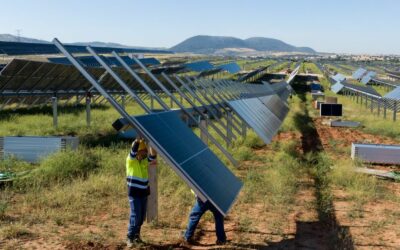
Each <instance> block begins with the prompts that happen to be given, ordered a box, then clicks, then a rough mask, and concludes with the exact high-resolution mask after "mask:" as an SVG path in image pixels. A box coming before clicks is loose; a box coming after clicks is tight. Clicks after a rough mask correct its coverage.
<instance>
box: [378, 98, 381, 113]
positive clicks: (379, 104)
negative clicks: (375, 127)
mask: <svg viewBox="0 0 400 250" xmlns="http://www.w3.org/2000/svg"><path fill="white" fill-rule="evenodd" d="M380 115H381V99H378V117H379V116H380Z"/></svg>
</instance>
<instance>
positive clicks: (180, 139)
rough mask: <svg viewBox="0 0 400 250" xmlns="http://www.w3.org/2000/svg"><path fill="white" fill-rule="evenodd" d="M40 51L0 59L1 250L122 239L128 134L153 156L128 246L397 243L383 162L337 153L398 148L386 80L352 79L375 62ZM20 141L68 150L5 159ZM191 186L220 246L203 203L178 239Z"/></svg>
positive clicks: (393, 182) (393, 168)
mask: <svg viewBox="0 0 400 250" xmlns="http://www.w3.org/2000/svg"><path fill="white" fill-rule="evenodd" d="M54 46H56V47H57V48H58V49H59V50H60V52H61V53H62V54H63V57H60V55H58V57H60V58H61V59H56V61H57V63H56V62H54V59H52V60H53V61H52V60H50V59H49V58H50V56H51V58H53V57H54V55H49V56H48V60H43V58H41V59H42V60H34V56H33V58H31V57H29V58H19V57H18V58H17V59H15V58H8V59H9V60H6V61H5V62H6V64H5V65H4V67H3V69H2V71H1V73H0V93H1V96H0V98H1V104H0V105H1V110H0V114H1V116H0V121H1V123H0V138H1V141H0V142H1V144H0V145H1V156H2V159H1V160H0V173H1V175H0V176H1V179H0V181H1V182H0V185H1V187H0V188H1V189H0V197H1V199H0V248H1V249H19V248H22V249H25V248H26V249H125V248H127V247H126V243H125V241H126V234H127V226H128V221H129V203H128V197H127V187H126V165H125V164H126V158H127V156H128V154H129V152H130V149H131V144H132V141H133V140H134V139H135V138H136V137H137V136H138V135H139V136H143V138H144V139H145V140H147V141H148V143H149V144H150V145H151V146H152V147H154V148H155V149H156V150H157V151H158V153H159V156H158V158H157V163H156V165H157V166H156V171H155V173H154V172H153V174H154V175H155V176H156V181H155V182H153V184H151V185H157V187H158V188H157V190H158V191H157V192H156V194H157V195H156V196H155V197H156V198H154V196H153V199H155V200H156V202H154V200H152V202H150V201H149V203H148V204H149V206H150V207H151V208H152V209H154V208H156V211H157V212H156V213H157V216H155V217H153V218H149V220H148V222H145V223H144V225H143V227H142V230H141V238H142V240H143V241H144V242H143V243H141V244H139V245H137V246H136V247H137V248H139V249H175V248H176V249H220V248H223V249H224V248H225V249H268V248H271V249H301V248H304V249H331V248H332V249H371V248H375V247H376V248H388V249H391V248H393V249H395V248H396V247H398V246H399V245H400V240H399V239H400V224H399V220H398V217H399V215H400V187H399V186H398V181H399V178H398V166H397V165H396V164H380V163H374V164H372V163H366V162H362V161H361V160H360V159H355V160H353V159H352V158H351V147H352V143H355V142H357V143H368V144H374V145H378V144H381V145H400V127H399V126H398V119H397V115H398V111H399V110H398V109H397V108H396V107H397V106H396V105H397V100H396V99H393V98H392V97H391V96H396V94H397V92H396V86H394V84H395V82H396V81H392V80H391V79H389V77H388V76H387V74H386V73H385V71H384V70H380V71H378V70H377V72H378V74H377V75H374V76H373V77H371V79H370V80H369V81H368V83H367V84H364V83H362V80H361V78H363V77H365V76H366V74H367V72H371V71H372V70H373V69H374V68H376V69H378V68H380V65H379V64H377V65H368V67H365V66H364V65H352V66H348V65H347V64H344V63H342V62H340V61H334V60H330V61H328V60H318V59H313V60H309V59H306V58H301V59H299V58H297V57H294V58H287V57H285V58H264V59H243V58H234V57H220V56H219V57H207V56H198V55H196V56H193V57H191V56H188V55H179V54H169V53H165V54H162V55H160V54H157V53H160V52H159V51H158V52H157V53H156V52H154V54H153V53H152V54H148V53H151V51H145V52H146V54H145V55H146V56H145V57H144V58H136V57H130V56H129V53H130V52H129V51H128V52H129V53H128V54H127V55H125V54H124V51H119V52H118V53H117V52H116V51H115V50H114V49H113V48H111V51H110V50H109V49H105V50H104V52H103V53H101V52H96V51H94V50H93V49H91V48H90V47H88V48H81V47H78V48H75V49H76V50H77V51H78V52H74V50H73V49H74V48H71V47H68V46H64V45H63V44H62V43H61V42H59V41H58V40H54ZM50 49H51V51H53V50H54V49H55V47H54V48H53V47H51V48H50ZM83 49H85V50H86V51H83V52H85V53H83V52H82V50H83ZM51 51H50V52H51ZM35 52H37V50H35ZM9 53H12V51H11V52H9ZM37 53H39V52H37ZM46 53H49V52H48V51H47V50H46ZM82 54H84V55H82ZM120 55H121V56H120ZM60 62H61V63H60ZM358 67H364V68H366V70H365V72H364V75H363V77H359V78H360V79H359V78H355V77H352V76H351V74H353V72H354V71H355V70H357V68H358ZM337 73H340V74H339V75H338V74H337ZM372 75H373V74H371V76H372ZM385 77H388V79H385V81H383V80H382V79H383V78H385ZM265 79H268V80H265ZM381 80H382V81H383V82H384V83H387V84H386V85H385V84H384V83H381V84H377V83H378V81H381ZM336 84H339V85H336ZM392 85H393V86H392ZM312 86H314V87H315V86H317V87H318V86H320V87H318V88H319V90H318V92H315V91H314V89H313V87H312ZM333 86H336V87H335V88H334V87H333ZM388 86H389V87H388ZM336 88H337V89H336ZM336 90H338V91H336ZM393 91H394V92H393ZM315 94H317V95H315ZM388 94H390V95H389V96H388V97H386V95H388ZM321 95H323V97H324V98H323V101H326V102H328V99H329V98H327V97H330V98H331V99H330V100H332V98H333V99H335V98H337V99H335V100H337V104H341V105H342V106H343V115H341V117H340V118H339V122H340V120H343V121H351V122H357V123H359V124H360V126H358V127H356V128H348V127H333V126H331V122H332V121H337V119H336V118H335V117H326V116H321V115H320V110H318V109H317V106H315V105H316V102H315V100H314V99H318V98H321ZM315 96H317V97H315ZM389 97H390V98H389ZM318 100H321V99H318ZM327 104H329V103H327ZM368 104H369V105H368ZM32 136H35V137H73V138H78V139H79V146H78V147H77V148H68V147H65V149H64V148H63V149H59V150H55V151H54V152H53V151H52V153H49V154H46V155H41V156H39V157H37V159H35V160H36V161H34V162H28V161H24V160H22V159H21V158H20V157H18V156H21V155H23V154H24V153H26V151H29V150H32V149H29V148H28V146H30V145H27V144H25V145H23V146H19V148H18V150H19V151H14V153H9V152H10V151H11V150H12V149H15V148H16V147H17V146H15V145H12V146H13V147H11V146H9V145H7V143H8V142H9V141H10V140H9V138H11V137H12V138H13V139H15V138H17V139H18V138H19V139H24V138H28V137H32ZM7 140H9V141H7ZM43 144H45V143H42V144H38V145H35V149H41V148H44V147H45V146H46V145H43ZM359 169H362V170H379V171H384V172H390V173H391V175H390V178H378V177H379V176H376V175H369V174H365V173H362V172H357V171H356V170H359ZM154 175H153V176H154ZM191 190H193V192H194V193H195V194H196V195H197V196H198V197H199V199H204V200H207V201H210V202H211V204H212V205H213V206H214V207H215V208H216V209H217V210H218V211H219V212H220V213H221V214H223V215H224V216H225V231H226V234H227V239H228V241H227V242H226V243H225V244H224V245H222V246H221V245H217V244H216V240H217V238H216V236H215V226H214V218H213V214H212V213H211V212H207V213H206V214H205V215H204V216H203V218H202V220H201V221H200V224H199V226H198V229H197V230H196V233H195V235H194V239H193V240H194V243H193V244H191V245H189V246H187V245H182V231H184V230H185V229H186V226H187V222H188V216H189V213H190V210H191V208H192V206H193V203H194V201H195V196H194V195H193V193H192V192H191Z"/></svg>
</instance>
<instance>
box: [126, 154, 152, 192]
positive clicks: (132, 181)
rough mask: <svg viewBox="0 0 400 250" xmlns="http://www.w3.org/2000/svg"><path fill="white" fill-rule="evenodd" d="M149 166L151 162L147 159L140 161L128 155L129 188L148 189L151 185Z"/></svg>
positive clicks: (127, 174) (127, 179)
mask: <svg viewBox="0 0 400 250" xmlns="http://www.w3.org/2000/svg"><path fill="white" fill-rule="evenodd" d="M148 166H149V161H148V160H147V159H143V160H141V161H138V160H137V159H136V158H131V157H130V156H129V155H128V157H127V158H126V176H127V177H126V181H127V184H128V186H130V187H136V188H140V189H146V188H147V187H148V184H149V173H148Z"/></svg>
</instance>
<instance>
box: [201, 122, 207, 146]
mask: <svg viewBox="0 0 400 250" xmlns="http://www.w3.org/2000/svg"><path fill="white" fill-rule="evenodd" d="M199 126H200V127H201V128H202V129H201V130H200V139H201V140H202V141H203V142H204V144H206V145H208V135H207V134H206V133H204V131H208V120H207V119H201V120H200V124H199Z"/></svg>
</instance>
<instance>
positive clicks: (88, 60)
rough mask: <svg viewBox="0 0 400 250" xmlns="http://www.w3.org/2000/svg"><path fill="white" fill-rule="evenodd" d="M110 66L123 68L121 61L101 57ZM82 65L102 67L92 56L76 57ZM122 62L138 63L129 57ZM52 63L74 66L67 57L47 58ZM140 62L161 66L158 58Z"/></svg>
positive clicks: (144, 59)
mask: <svg viewBox="0 0 400 250" xmlns="http://www.w3.org/2000/svg"><path fill="white" fill-rule="evenodd" d="M100 57H101V58H102V59H103V60H104V61H105V62H106V63H107V64H108V65H109V66H111V67H115V66H119V67H120V66H121V64H120V63H119V61H118V60H117V59H116V58H115V57H110V56H108V57H106V56H100ZM75 58H76V59H77V60H78V61H79V62H80V63H82V64H83V65H84V66H86V67H101V65H100V63H99V62H98V61H97V60H96V59H95V58H94V57H92V56H77V57H75ZM121 58H122V60H124V62H126V64H128V65H130V66H132V65H136V62H135V61H134V60H132V59H131V58H130V57H128V56H121ZM47 59H48V60H49V61H50V62H52V63H58V64H66V65H72V64H71V62H70V61H69V60H68V59H67V58H66V57H50V58H47ZM139 61H140V62H142V63H143V64H145V65H159V64H160V62H159V61H158V60H157V59H156V58H152V57H151V58H141V59H139Z"/></svg>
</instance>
